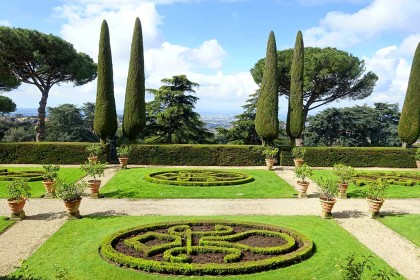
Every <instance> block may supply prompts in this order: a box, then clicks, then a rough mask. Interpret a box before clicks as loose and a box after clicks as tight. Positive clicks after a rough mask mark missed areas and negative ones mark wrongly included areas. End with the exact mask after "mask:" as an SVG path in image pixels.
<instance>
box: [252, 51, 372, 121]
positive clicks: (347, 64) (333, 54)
mask: <svg viewBox="0 0 420 280" xmlns="http://www.w3.org/2000/svg"><path fill="white" fill-rule="evenodd" d="M304 52H305V58H304V69H305V70H304V80H303V81H304V82H303V100H304V104H303V110H302V111H303V121H304V122H305V121H306V117H307V115H308V112H309V110H312V109H315V108H318V107H320V106H323V105H325V104H328V103H331V102H333V101H336V100H342V99H349V100H358V99H363V98H366V97H368V96H369V95H370V94H371V93H372V91H373V87H374V86H375V83H376V81H377V80H378V77H377V76H376V75H375V74H374V73H372V72H367V73H364V72H365V63H364V61H363V60H360V59H358V58H357V57H355V56H353V55H351V54H349V53H347V52H344V51H340V50H337V49H335V48H323V49H321V48H313V47H306V48H305V51H304ZM292 56H293V49H287V50H282V51H278V52H277V63H278V68H279V73H278V76H277V79H278V81H279V83H280V85H279V90H278V93H279V95H285V96H287V97H288V96H290V72H291V71H290V70H291V64H292ZM264 65H265V59H260V60H259V61H258V62H257V63H256V64H255V66H254V68H252V69H251V74H252V77H253V78H254V81H255V82H256V83H257V84H259V85H260V84H261V81H262V75H263V69H264Z"/></svg>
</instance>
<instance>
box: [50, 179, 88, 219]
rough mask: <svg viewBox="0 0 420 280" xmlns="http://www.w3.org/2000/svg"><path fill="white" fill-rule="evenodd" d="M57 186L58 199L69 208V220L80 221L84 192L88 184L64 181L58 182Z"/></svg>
mask: <svg viewBox="0 0 420 280" xmlns="http://www.w3.org/2000/svg"><path fill="white" fill-rule="evenodd" d="M55 185H56V186H55V193H56V195H57V197H59V198H61V199H62V200H63V201H64V205H65V207H66V208H67V212H68V219H69V220H71V219H80V218H81V216H80V211H79V206H80V202H81V201H82V194H83V190H84V189H85V188H86V183H84V182H78V183H69V182H66V181H63V180H57V181H56V184H55Z"/></svg>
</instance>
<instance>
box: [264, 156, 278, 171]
mask: <svg viewBox="0 0 420 280" xmlns="http://www.w3.org/2000/svg"><path fill="white" fill-rule="evenodd" d="M274 163H276V160H275V159H274V158H266V159H265V164H266V165H267V169H268V170H272V169H273V166H274Z"/></svg>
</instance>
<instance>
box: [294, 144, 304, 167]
mask: <svg viewBox="0 0 420 280" xmlns="http://www.w3.org/2000/svg"><path fill="white" fill-rule="evenodd" d="M305 153H306V149H305V148H303V147H294V148H293V149H292V155H293V161H294V162H295V167H297V166H300V165H302V164H303V162H304V161H305Z"/></svg>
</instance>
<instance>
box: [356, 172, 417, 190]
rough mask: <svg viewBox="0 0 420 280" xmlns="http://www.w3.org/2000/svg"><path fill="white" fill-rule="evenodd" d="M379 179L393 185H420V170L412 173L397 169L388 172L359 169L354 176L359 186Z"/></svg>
mask: <svg viewBox="0 0 420 280" xmlns="http://www.w3.org/2000/svg"><path fill="white" fill-rule="evenodd" d="M377 179H382V180H384V181H385V182H387V183H388V184H391V185H400V186H416V185H420V172H418V173H417V174H410V173H404V172H395V171H393V172H387V173H385V172H366V171H359V172H357V173H356V175H355V176H354V177H352V181H353V182H354V184H355V185H356V186H359V187H361V186H364V185H367V184H370V183H374V182H375V181H376V180H377Z"/></svg>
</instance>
